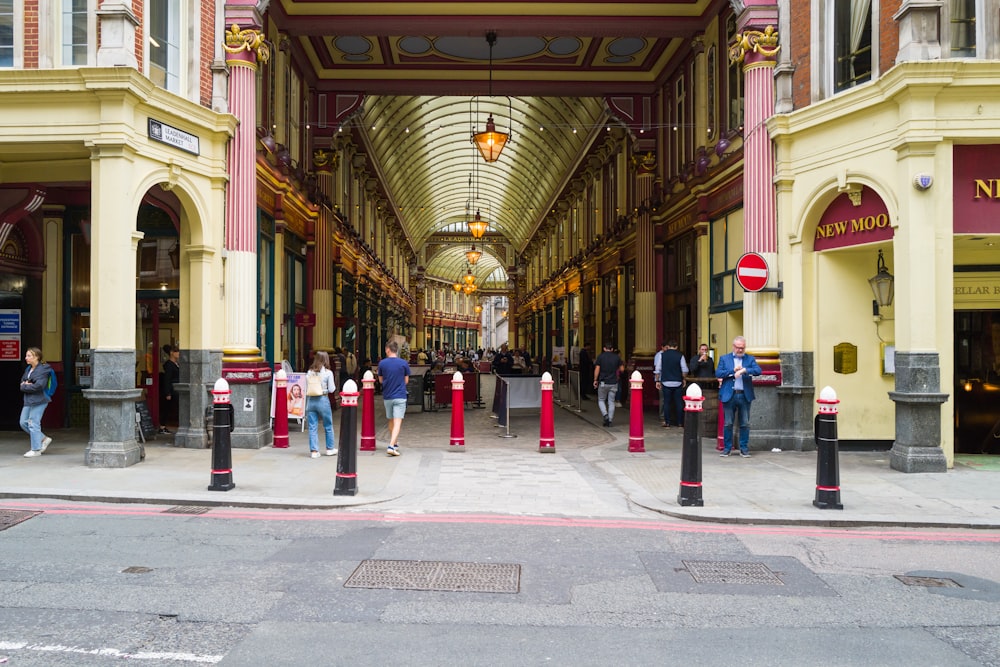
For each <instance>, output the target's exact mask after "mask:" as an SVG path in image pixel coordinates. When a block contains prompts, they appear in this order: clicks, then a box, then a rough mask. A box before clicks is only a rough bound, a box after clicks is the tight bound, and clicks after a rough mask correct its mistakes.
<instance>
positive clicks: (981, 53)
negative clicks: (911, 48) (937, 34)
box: [941, 0, 1000, 60]
mask: <svg viewBox="0 0 1000 667" xmlns="http://www.w3.org/2000/svg"><path fill="white" fill-rule="evenodd" d="M975 13H976V14H975V19H976V53H975V55H972V56H953V55H952V51H951V2H950V1H949V0H944V2H942V5H941V57H942V58H955V59H971V58H978V59H994V60H995V59H996V58H997V57H1000V45H998V44H995V43H994V42H995V40H992V39H988V38H987V35H995V34H996V31H997V28H998V18H997V17H998V16H1000V0H976V2H975Z"/></svg>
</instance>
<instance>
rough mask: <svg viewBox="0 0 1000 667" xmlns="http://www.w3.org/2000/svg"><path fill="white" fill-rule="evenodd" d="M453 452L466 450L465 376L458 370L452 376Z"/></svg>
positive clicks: (451, 443)
mask: <svg viewBox="0 0 1000 667" xmlns="http://www.w3.org/2000/svg"><path fill="white" fill-rule="evenodd" d="M449 444H450V445H451V446H452V447H453V449H452V450H451V451H453V452H464V451H465V378H464V377H462V374H461V373H460V372H458V371H455V375H454V376H453V377H452V378H451V442H450V443H449Z"/></svg>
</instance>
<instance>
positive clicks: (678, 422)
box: [660, 384, 684, 426]
mask: <svg viewBox="0 0 1000 667" xmlns="http://www.w3.org/2000/svg"><path fill="white" fill-rule="evenodd" d="M660 396H661V399H662V400H663V423H665V424H673V425H674V426H684V387H683V385H682V386H679V387H668V386H667V385H665V384H661V385H660ZM671 412H673V413H674V417H675V418H674V420H673V421H670V413H671Z"/></svg>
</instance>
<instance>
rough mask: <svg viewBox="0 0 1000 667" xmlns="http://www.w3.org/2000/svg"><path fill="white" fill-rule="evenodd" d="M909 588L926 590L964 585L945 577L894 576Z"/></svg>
mask: <svg viewBox="0 0 1000 667" xmlns="http://www.w3.org/2000/svg"><path fill="white" fill-rule="evenodd" d="M892 576H893V577H895V578H896V579H899V580H900V581H902V582H903V583H904V584H906V585H907V586H924V587H926V588H962V584H960V583H958V582H957V581H955V580H954V579H947V578H944V577H911V576H909V575H905V574H894V575H892Z"/></svg>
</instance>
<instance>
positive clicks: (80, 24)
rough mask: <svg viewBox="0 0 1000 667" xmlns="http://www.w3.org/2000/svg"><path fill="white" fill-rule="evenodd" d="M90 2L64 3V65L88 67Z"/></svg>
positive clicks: (85, 0) (72, 1) (80, 0)
mask: <svg viewBox="0 0 1000 667" xmlns="http://www.w3.org/2000/svg"><path fill="white" fill-rule="evenodd" d="M89 5H90V0H63V2H62V23H61V26H60V28H61V33H62V64H63V65H86V64H87V55H88V53H87V48H88V45H89V42H90V40H89V33H88V25H87V23H88V10H89Z"/></svg>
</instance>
